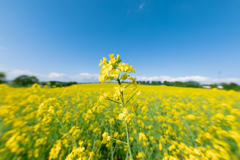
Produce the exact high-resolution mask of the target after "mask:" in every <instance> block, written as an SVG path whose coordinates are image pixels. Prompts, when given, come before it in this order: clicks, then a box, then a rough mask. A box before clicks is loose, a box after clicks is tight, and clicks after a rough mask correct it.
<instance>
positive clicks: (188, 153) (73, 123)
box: [0, 55, 240, 160]
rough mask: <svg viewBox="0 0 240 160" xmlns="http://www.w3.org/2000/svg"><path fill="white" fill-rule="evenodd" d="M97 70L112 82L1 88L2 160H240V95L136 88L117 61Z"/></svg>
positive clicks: (103, 62)
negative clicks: (55, 86)
mask: <svg viewBox="0 0 240 160" xmlns="http://www.w3.org/2000/svg"><path fill="white" fill-rule="evenodd" d="M99 66H100V67H101V69H100V70H101V72H100V78H99V80H100V81H101V82H105V81H116V82H117V83H96V84H78V85H73V86H70V87H62V88H48V86H44V87H41V86H40V85H38V84H34V85H33V86H32V87H31V88H11V87H8V86H7V85H0V138H1V139H0V159H2V160H27V159H39V160H47V159H49V160H54V159H60V160H61V159H66V160H95V159H109V160H110V159H111V160H125V159H128V160H135V159H145V160H155V159H156V160H158V159H159V160H161V159H163V160H178V159H179V160H184V159H186V160H197V159H201V160H238V159H240V93H239V92H235V91H224V90H218V89H211V90H207V89H194V88H180V87H165V86H147V85H144V86H142V85H137V83H136V79H135V78H133V77H132V76H130V75H127V73H131V72H135V70H134V69H133V68H132V66H129V65H128V64H125V63H121V60H120V57H119V55H118V56H117V58H115V57H114V56H113V55H110V61H107V60H106V58H105V57H104V58H103V60H101V62H100V64H99ZM121 73H122V74H121ZM123 80H129V81H130V82H129V83H123Z"/></svg>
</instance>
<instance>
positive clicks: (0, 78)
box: [0, 72, 6, 83]
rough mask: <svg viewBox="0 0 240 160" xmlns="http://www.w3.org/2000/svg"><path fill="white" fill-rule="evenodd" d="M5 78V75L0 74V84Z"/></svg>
mask: <svg viewBox="0 0 240 160" xmlns="http://www.w3.org/2000/svg"><path fill="white" fill-rule="evenodd" d="M5 78H6V75H5V73H3V72H0V83H2V82H3V81H4V80H5Z"/></svg>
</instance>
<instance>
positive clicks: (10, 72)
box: [0, 65, 240, 84]
mask: <svg viewBox="0 0 240 160" xmlns="http://www.w3.org/2000/svg"><path fill="white" fill-rule="evenodd" d="M0 72H5V73H6V75H7V79H8V80H13V79H15V78H16V77H18V76H20V75H31V76H36V77H37V78H38V79H39V80H40V81H65V82H68V81H76V82H98V77H99V75H98V74H90V73H79V74H77V75H74V76H71V75H67V74H64V73H57V72H52V73H49V74H48V75H43V74H38V73H33V72H31V71H29V70H21V69H14V68H6V67H4V65H0ZM136 78H137V80H138V81H162V82H163V81H170V82H174V81H182V82H184V81H197V82H199V83H201V84H210V83H218V82H219V79H214V78H209V77H203V76H199V75H198V76H183V77H171V76H152V77H148V76H136ZM220 82H225V83H229V82H234V83H238V84H240V78H224V79H221V80H220Z"/></svg>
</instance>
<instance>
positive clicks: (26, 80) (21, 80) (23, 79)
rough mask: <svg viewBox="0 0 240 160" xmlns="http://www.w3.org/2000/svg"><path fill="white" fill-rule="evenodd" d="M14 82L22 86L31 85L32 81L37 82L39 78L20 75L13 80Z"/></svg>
mask: <svg viewBox="0 0 240 160" xmlns="http://www.w3.org/2000/svg"><path fill="white" fill-rule="evenodd" d="M13 82H14V83H16V84H21V85H23V86H27V85H31V84H34V83H38V82H39V80H38V79H37V77H35V76H28V75H22V76H19V77H17V78H16V79H15V80H14V81H13Z"/></svg>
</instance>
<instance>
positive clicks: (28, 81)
mask: <svg viewBox="0 0 240 160" xmlns="http://www.w3.org/2000/svg"><path fill="white" fill-rule="evenodd" d="M0 83H9V82H7V81H6V75H5V73H3V72H0ZM34 83H38V84H40V85H42V86H46V85H47V86H48V87H67V86H71V85H74V84H78V83H77V82H60V81H49V82H40V81H39V80H38V78H37V77H36V76H28V75H21V76H19V77H17V78H16V79H14V80H13V81H12V82H11V83H10V84H11V86H13V87H30V86H32V85H33V84H34ZM137 83H138V84H142V85H165V86H175V87H192V88H202V87H203V86H210V87H211V88H217V87H218V86H219V85H221V86H222V87H223V89H225V90H236V91H240V86H239V85H238V84H236V83H220V84H216V83H214V84H200V83H198V82H195V81H187V82H181V81H175V82H170V81H163V82H161V81H137ZM82 84H84V83H82Z"/></svg>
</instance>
